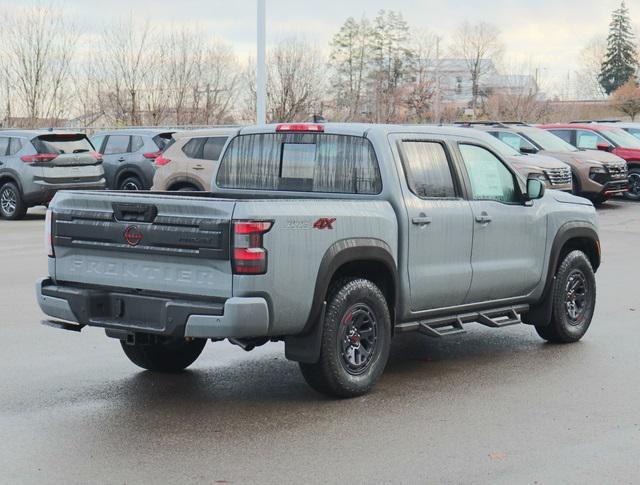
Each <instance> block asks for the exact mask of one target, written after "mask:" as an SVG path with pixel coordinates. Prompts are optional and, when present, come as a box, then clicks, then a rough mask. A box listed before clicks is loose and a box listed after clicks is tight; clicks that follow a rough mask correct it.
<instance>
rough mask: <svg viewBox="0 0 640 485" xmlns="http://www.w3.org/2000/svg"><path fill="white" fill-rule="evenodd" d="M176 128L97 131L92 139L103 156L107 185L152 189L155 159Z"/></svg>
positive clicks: (112, 187) (117, 187) (125, 188)
mask: <svg viewBox="0 0 640 485" xmlns="http://www.w3.org/2000/svg"><path fill="white" fill-rule="evenodd" d="M173 133H174V132H173V131H167V130H161V129H127V130H117V131H110V132H104V133H96V134H95V135H94V136H92V137H91V142H92V143H93V145H94V146H95V147H96V150H98V152H100V153H101V154H102V157H103V159H104V171H105V174H106V177H107V186H108V188H110V189H114V190H149V189H150V188H151V186H152V185H153V177H154V175H155V164H154V162H155V160H156V158H158V157H159V156H160V154H161V153H162V150H164V149H165V148H166V146H167V145H168V144H169V143H170V141H171V139H172V136H173Z"/></svg>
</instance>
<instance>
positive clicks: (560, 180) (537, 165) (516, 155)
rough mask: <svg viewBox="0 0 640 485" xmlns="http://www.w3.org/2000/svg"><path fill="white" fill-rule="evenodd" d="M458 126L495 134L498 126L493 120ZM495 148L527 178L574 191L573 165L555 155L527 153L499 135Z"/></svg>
mask: <svg viewBox="0 0 640 485" xmlns="http://www.w3.org/2000/svg"><path fill="white" fill-rule="evenodd" d="M457 126H462V127H466V128H475V129H478V130H481V131H487V132H489V133H490V134H494V133H493V131H491V130H493V128H494V127H495V126H498V125H497V124H496V123H493V122H484V121H478V122H460V123H457ZM496 138H498V140H499V141H498V142H496V143H495V145H494V148H495V149H496V150H498V152H499V153H500V154H501V155H502V156H503V157H505V159H506V160H507V161H508V162H510V163H511V164H512V165H513V166H514V167H515V168H516V170H518V172H520V173H521V174H522V175H523V177H525V178H526V179H529V178H538V179H540V180H541V181H542V182H543V183H544V184H545V185H546V187H547V188H549V189H555V190H562V191H565V192H572V191H573V182H572V178H571V167H570V166H569V165H567V164H566V163H564V161H560V160H558V159H557V158H555V157H551V156H546V154H537V153H536V154H534V153H525V152H522V151H521V150H519V149H517V148H515V147H514V146H513V144H512V143H509V142H508V140H503V139H501V138H499V137H496Z"/></svg>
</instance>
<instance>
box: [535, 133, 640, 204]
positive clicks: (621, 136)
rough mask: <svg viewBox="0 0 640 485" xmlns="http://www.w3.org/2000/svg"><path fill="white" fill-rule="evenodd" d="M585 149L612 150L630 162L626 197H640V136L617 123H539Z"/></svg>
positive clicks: (636, 198) (628, 163)
mask: <svg viewBox="0 0 640 485" xmlns="http://www.w3.org/2000/svg"><path fill="white" fill-rule="evenodd" d="M540 128H544V129H545V130H548V131H550V132H551V133H553V134H554V135H556V136H559V137H560V138H562V139H563V140H565V141H567V142H569V143H571V144H572V145H573V146H575V147H576V148H579V149H582V150H602V151H605V152H611V153H613V154H614V155H617V156H619V157H620V158H623V159H625V160H626V161H627V166H628V168H629V187H628V192H627V193H626V194H625V196H626V197H627V198H629V199H632V200H640V139H638V138H636V137H635V136H633V135H631V134H630V133H628V132H626V131H625V130H623V129H620V128H616V127H615V126H607V125H598V124H592V123H586V124H579V123H568V124H555V125H540Z"/></svg>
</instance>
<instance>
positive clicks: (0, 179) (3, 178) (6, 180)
mask: <svg viewBox="0 0 640 485" xmlns="http://www.w3.org/2000/svg"><path fill="white" fill-rule="evenodd" d="M7 183H13V184H16V186H17V187H18V189H19V190H20V191H22V187H20V184H19V183H18V181H17V180H16V179H14V178H13V177H11V176H10V175H3V176H1V177H0V187H2V186H3V185H4V184H7Z"/></svg>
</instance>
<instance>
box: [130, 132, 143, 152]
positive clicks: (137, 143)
mask: <svg viewBox="0 0 640 485" xmlns="http://www.w3.org/2000/svg"><path fill="white" fill-rule="evenodd" d="M143 146H144V140H143V139H142V137H141V136H132V137H131V153H135V152H137V151H138V150H140V149H141V148H142V147H143Z"/></svg>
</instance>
